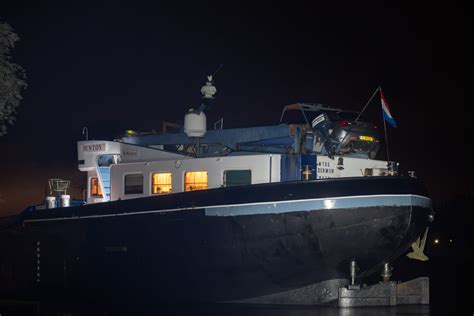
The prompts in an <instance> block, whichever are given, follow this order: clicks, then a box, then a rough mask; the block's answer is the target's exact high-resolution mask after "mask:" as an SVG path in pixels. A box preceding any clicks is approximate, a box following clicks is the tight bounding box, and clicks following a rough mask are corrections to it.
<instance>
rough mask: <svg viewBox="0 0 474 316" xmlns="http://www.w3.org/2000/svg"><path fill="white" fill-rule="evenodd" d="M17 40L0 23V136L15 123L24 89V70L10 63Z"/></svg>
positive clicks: (17, 38)
mask: <svg viewBox="0 0 474 316" xmlns="http://www.w3.org/2000/svg"><path fill="white" fill-rule="evenodd" d="M19 39H20V38H19V37H18V35H17V34H16V33H15V32H14V31H13V28H12V27H11V26H10V25H9V24H8V23H5V22H1V21H0V136H3V135H5V134H6V133H7V126H8V125H12V124H13V123H14V122H15V114H16V109H17V108H18V106H19V105H20V100H21V99H22V97H21V94H20V92H21V91H22V89H24V88H26V82H25V79H26V75H25V70H24V69H23V68H22V67H21V66H20V65H17V64H15V63H13V62H11V50H12V49H13V48H14V47H15V43H16V42H17V41H18V40H19Z"/></svg>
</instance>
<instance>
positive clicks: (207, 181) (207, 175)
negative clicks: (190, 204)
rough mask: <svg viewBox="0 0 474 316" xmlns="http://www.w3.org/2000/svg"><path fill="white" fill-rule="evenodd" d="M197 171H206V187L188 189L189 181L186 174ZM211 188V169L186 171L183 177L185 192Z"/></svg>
mask: <svg viewBox="0 0 474 316" xmlns="http://www.w3.org/2000/svg"><path fill="white" fill-rule="evenodd" d="M196 172H205V173H206V187H205V188H202V189H193V190H187V186H188V184H187V182H186V175H187V174H188V173H196ZM193 183H194V184H195V183H198V184H199V183H204V182H193ZM207 189H209V171H208V170H188V171H185V172H184V177H183V192H192V191H199V190H207Z"/></svg>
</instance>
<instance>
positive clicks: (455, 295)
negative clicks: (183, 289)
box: [0, 248, 474, 316]
mask: <svg viewBox="0 0 474 316" xmlns="http://www.w3.org/2000/svg"><path fill="white" fill-rule="evenodd" d="M470 249H472V248H470ZM443 251H444V250H443ZM443 251H441V253H439V254H438V255H437V256H433V255H432V256H431V260H430V261H428V262H419V261H413V260H409V259H408V258H406V257H402V258H400V259H399V260H398V261H397V262H395V269H394V271H393V272H394V274H393V277H392V279H394V280H401V281H406V280H409V279H412V278H416V277H419V276H429V277H430V301H431V304H430V305H429V306H396V307H362V308H361V307H359V308H336V307H331V306H327V307H326V306H324V307H295V306H261V305H259V306H255V305H235V304H233V305H230V304H191V303H181V304H167V303H158V302H149V304H147V305H146V306H145V305H142V306H140V307H136V306H133V307H132V306H128V305H127V302H117V304H116V305H114V306H82V307H78V308H68V307H67V306H66V307H65V306H60V304H59V302H58V306H39V305H37V304H34V303H31V302H28V303H26V302H1V303H0V316H7V315H64V316H66V315H71V316H73V315H104V316H105V315H110V316H112V315H187V316H190V315H224V316H234V315H235V316H236V315H258V316H270V315H271V316H290V315H291V316H309V315H327V316H333V315H338V316H350V315H367V316H371V315H474V283H473V281H474V279H473V276H472V274H473V273H474V272H472V271H471V270H473V271H474V261H473V258H472V254H463V255H452V254H451V253H449V251H448V252H446V253H445V255H443ZM367 281H369V282H368V283H369V284H371V283H373V282H371V281H374V282H377V281H378V279H377V276H374V277H373V280H370V279H369V280H367Z"/></svg>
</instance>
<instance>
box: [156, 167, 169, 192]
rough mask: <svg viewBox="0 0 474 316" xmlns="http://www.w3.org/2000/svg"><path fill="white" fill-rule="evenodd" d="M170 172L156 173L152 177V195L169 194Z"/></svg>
mask: <svg viewBox="0 0 474 316" xmlns="http://www.w3.org/2000/svg"><path fill="white" fill-rule="evenodd" d="M171 181H172V177H171V172H157V173H154V174H153V176H152V193H153V194H162V193H171V190H172V182H171Z"/></svg>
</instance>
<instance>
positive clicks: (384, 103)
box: [380, 89, 397, 127]
mask: <svg viewBox="0 0 474 316" xmlns="http://www.w3.org/2000/svg"><path fill="white" fill-rule="evenodd" d="M380 101H381V102H382V112H383V118H384V120H386V121H387V122H388V123H389V124H390V125H392V126H393V127H397V122H395V119H394V118H393V116H392V114H391V113H390V108H389V106H388V102H387V99H385V96H384V95H383V92H382V89H380Z"/></svg>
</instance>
